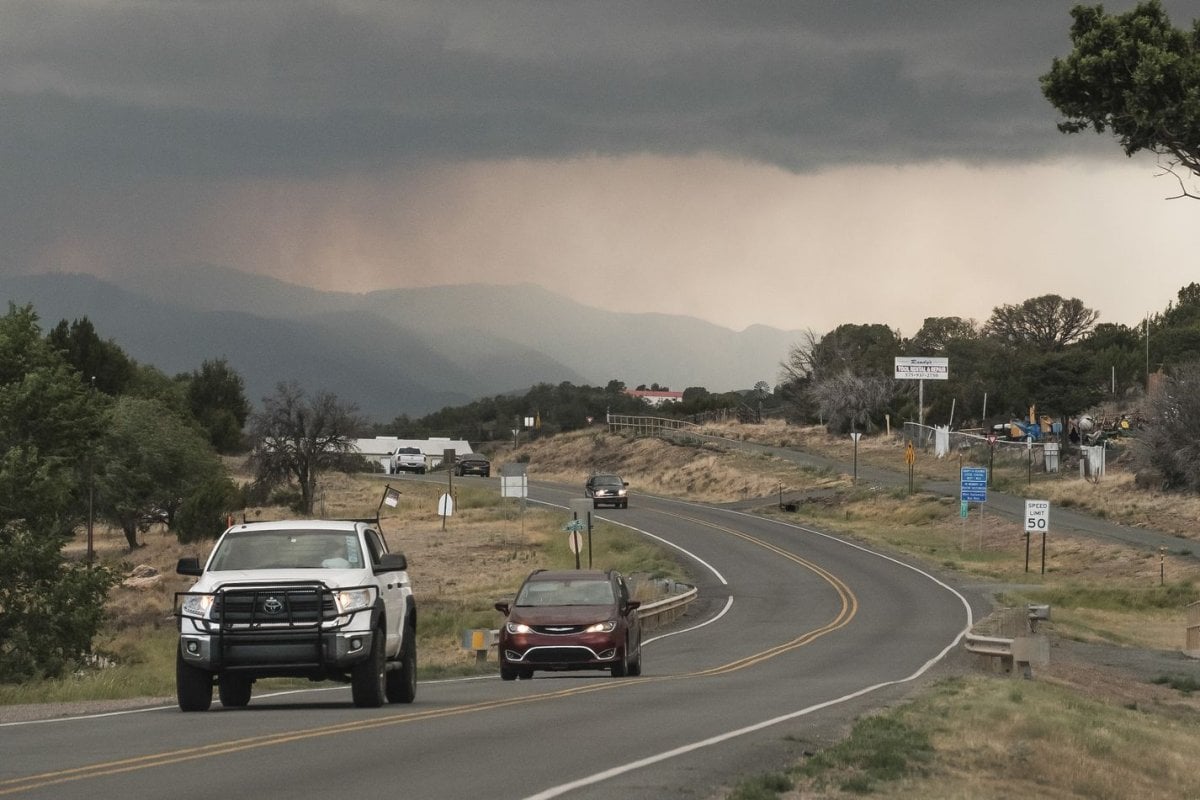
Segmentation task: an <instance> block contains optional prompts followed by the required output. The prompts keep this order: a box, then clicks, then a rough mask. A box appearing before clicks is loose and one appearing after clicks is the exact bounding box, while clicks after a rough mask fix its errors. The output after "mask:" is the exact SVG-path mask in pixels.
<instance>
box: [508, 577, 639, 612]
mask: <svg viewBox="0 0 1200 800" xmlns="http://www.w3.org/2000/svg"><path fill="white" fill-rule="evenodd" d="M615 601H616V598H615V597H614V596H613V589H612V584H611V583H609V582H608V581H606V580H605V581H597V580H587V581H574V580H566V581H552V580H546V581H528V582H527V583H526V584H525V585H524V586H523V587H521V591H520V593H519V594H518V595H517V605H519V606H602V605H612V604H613V603H614V602H615Z"/></svg>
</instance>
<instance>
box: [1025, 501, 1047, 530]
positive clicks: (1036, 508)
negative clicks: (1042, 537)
mask: <svg viewBox="0 0 1200 800" xmlns="http://www.w3.org/2000/svg"><path fill="white" fill-rule="evenodd" d="M1049 529H1050V501H1049V500H1026V501H1025V532H1026V533H1039V532H1040V533H1045V532H1046V531H1048V530H1049Z"/></svg>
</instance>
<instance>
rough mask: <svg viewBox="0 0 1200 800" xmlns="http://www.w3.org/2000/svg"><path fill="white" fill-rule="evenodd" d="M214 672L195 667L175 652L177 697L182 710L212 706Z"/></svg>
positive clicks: (196, 709) (199, 709)
mask: <svg viewBox="0 0 1200 800" xmlns="http://www.w3.org/2000/svg"><path fill="white" fill-rule="evenodd" d="M212 687H213V681H212V673H210V672H208V671H206V670H202V669H200V668H199V667H193V666H192V665H191V664H189V663H187V662H186V661H184V660H183V653H182V652H180V651H176V653H175V697H176V699H178V701H179V710H180V711H208V709H209V707H210V706H212V694H213V692H212Z"/></svg>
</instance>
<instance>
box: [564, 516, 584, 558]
mask: <svg viewBox="0 0 1200 800" xmlns="http://www.w3.org/2000/svg"><path fill="white" fill-rule="evenodd" d="M563 530H564V531H566V532H567V547H569V548H570V549H571V552H572V553H574V554H575V569H579V551H580V550H582V549H583V520H581V519H572V520H570V521H568V522H567V524H566V525H564V526H563Z"/></svg>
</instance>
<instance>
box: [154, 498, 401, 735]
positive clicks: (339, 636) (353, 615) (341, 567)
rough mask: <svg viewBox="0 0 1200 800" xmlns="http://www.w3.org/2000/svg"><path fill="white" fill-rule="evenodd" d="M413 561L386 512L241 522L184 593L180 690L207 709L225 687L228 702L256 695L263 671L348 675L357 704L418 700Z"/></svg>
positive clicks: (179, 598)
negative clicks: (387, 535) (384, 524)
mask: <svg viewBox="0 0 1200 800" xmlns="http://www.w3.org/2000/svg"><path fill="white" fill-rule="evenodd" d="M407 570H408V563H407V560H406V559H405V558H404V556H403V555H402V554H400V553H389V552H388V550H387V543H386V542H385V540H384V538H383V536H382V535H381V533H380V531H379V525H378V523H377V521H375V520H369V521H368V520H286V521H277V522H253V523H247V524H241V525H234V526H233V527H231V528H229V529H228V530H226V531H225V532H224V533H223V534H222V535H221V537H220V538H219V539H218V540H217V543H216V546H215V547H214V548H213V551H212V554H211V555H210V556H209V558H208V562H207V563H206V564H205V565H204V566H203V567H202V566H201V565H200V561H199V559H197V558H181V559H180V560H179V564H178V567H177V568H176V571H177V572H178V573H179V574H181V575H191V576H195V577H196V578H197V581H196V583H195V584H194V585H193V586H192V587H191V588H190V589H188V591H186V592H179V593H177V594H176V595H175V615H176V617H177V618H178V622H179V647H178V652H177V655H176V667H175V688H176V695H177V698H178V701H179V708H180V709H181V710H183V711H206V710H208V708H209V706H211V705H212V696H213V684H214V683H215V684H216V687H217V693H218V696H219V697H220V700H221V705H223V706H224V707H226V708H231V707H232V708H236V707H241V706H245V705H246V704H248V703H249V702H250V693H251V687H252V685H253V684H254V682H255V681H256V680H257V679H259V678H268V677H303V678H308V679H310V680H314V681H321V680H337V681H343V682H348V683H349V684H350V688H351V695H352V697H353V700H354V704H355V705H356V706H360V707H366V708H371V707H378V706H381V705H383V703H384V701H385V700H386V701H388V702H392V703H411V702H412V701H413V700H414V699H415V698H416V694H417V641H416V633H417V607H416V602H415V600H414V599H413V593H412V587H411V585H410V584H409V580H408V572H407Z"/></svg>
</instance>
